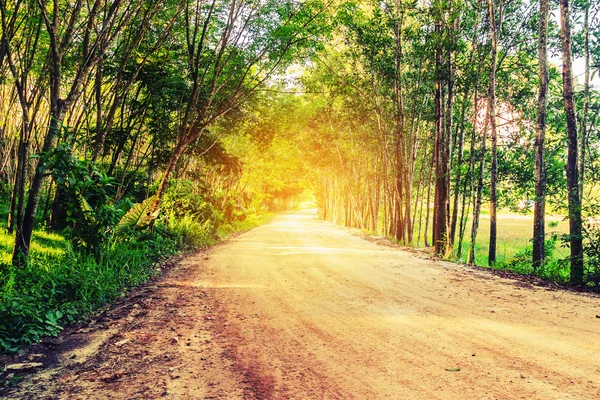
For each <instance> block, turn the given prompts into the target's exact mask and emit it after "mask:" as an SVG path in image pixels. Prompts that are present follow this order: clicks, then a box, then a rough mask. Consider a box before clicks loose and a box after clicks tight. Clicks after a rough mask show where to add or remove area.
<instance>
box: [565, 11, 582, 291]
mask: <svg viewBox="0 0 600 400" xmlns="http://www.w3.org/2000/svg"><path fill="white" fill-rule="evenodd" d="M570 14H571V13H570V10H569V0H560V28H561V44H562V78H563V97H564V100H565V114H566V116H567V136H568V149H567V190H568V191H569V235H570V245H571V246H570V247H571V283H572V284H575V285H579V284H581V283H582V282H583V237H582V232H581V231H582V227H581V223H582V221H581V202H580V201H579V179H578V171H577V168H578V164H577V152H578V150H579V146H578V137H577V119H576V116H575V102H574V100H573V70H572V67H573V57H572V54H571V21H570Z"/></svg>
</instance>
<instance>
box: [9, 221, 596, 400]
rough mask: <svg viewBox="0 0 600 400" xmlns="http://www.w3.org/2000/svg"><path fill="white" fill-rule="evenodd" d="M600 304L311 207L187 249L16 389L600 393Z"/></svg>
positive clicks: (223, 394) (239, 394)
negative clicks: (459, 261) (332, 219)
mask: <svg viewBox="0 0 600 400" xmlns="http://www.w3.org/2000/svg"><path fill="white" fill-rule="evenodd" d="M597 315H600V299H598V298H597V297H592V296H585V295H580V294H574V293H569V292H565V291H560V290H556V291H551V290H548V289H546V288H541V287H528V286H527V285H525V284H523V283H520V282H516V281H513V280H509V279H504V278H499V277H496V276H493V275H491V274H489V273H487V272H481V271H477V270H473V269H470V268H467V267H463V266H458V265H454V264H450V263H445V262H439V261H433V260H429V259H427V257H425V256H423V255H419V254H416V253H411V252H406V251H401V250H398V249H395V248H391V247H386V246H382V245H378V244H376V243H373V242H370V241H366V240H364V239H361V238H360V237H358V236H355V235H351V234H350V233H348V232H346V231H345V230H344V229H342V228H338V227H334V226H332V225H330V224H328V223H324V222H320V221H317V220H316V218H315V216H314V214H312V213H310V212H306V211H305V212H299V213H291V214H285V215H281V216H279V217H277V218H275V219H274V220H273V221H272V222H271V223H269V224H267V225H265V226H262V227H259V228H257V229H254V230H252V231H250V232H247V233H245V234H243V235H241V236H239V237H237V238H235V239H232V240H229V241H228V242H227V243H224V244H222V245H219V246H216V247H215V248H213V249H211V250H209V251H208V252H203V253H199V254H197V255H194V256H191V257H188V258H186V259H184V260H183V261H182V262H181V263H180V264H179V265H178V266H176V267H174V268H173V269H172V270H171V271H170V273H168V274H167V275H166V277H165V278H164V279H162V280H161V281H159V282H157V283H155V284H154V285H152V286H149V287H146V288H144V289H141V290H138V291H137V292H135V293H134V295H133V296H132V298H131V299H130V300H128V301H127V302H125V303H124V304H121V305H120V306H119V307H117V309H115V310H113V311H111V312H109V313H107V314H106V315H105V316H104V317H103V318H101V319H100V320H99V321H97V322H96V324H95V325H94V326H92V327H91V328H89V329H90V331H89V332H87V331H83V332H72V334H71V335H69V336H68V337H66V338H65V342H64V343H63V344H62V345H61V346H63V348H62V349H60V351H59V352H58V356H57V357H58V363H57V364H56V366H55V367H53V368H50V369H48V370H46V371H44V372H42V373H40V374H38V375H35V376H34V377H33V378H31V379H28V380H27V381H26V382H25V383H23V384H22V385H21V386H20V388H19V389H18V390H17V391H16V392H13V393H12V394H10V395H7V396H8V397H11V398H18V397H22V398H27V396H28V395H29V396H32V397H31V398H44V396H45V397H46V398H81V399H89V398H99V399H101V398H113V399H132V398H159V397H166V398H175V399H254V398H259V399H296V400H298V399H409V400H412V399H561V400H562V399H598V398H600V317H597Z"/></svg>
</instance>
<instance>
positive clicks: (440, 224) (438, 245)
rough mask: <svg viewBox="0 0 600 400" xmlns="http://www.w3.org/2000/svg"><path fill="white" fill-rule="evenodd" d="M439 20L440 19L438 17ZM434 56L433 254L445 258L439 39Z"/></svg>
mask: <svg viewBox="0 0 600 400" xmlns="http://www.w3.org/2000/svg"><path fill="white" fill-rule="evenodd" d="M438 18H440V17H438ZM435 31H436V32H437V34H438V35H440V34H441V25H440V22H436V25H435ZM439 40H440V43H439V44H438V48H437V49H436V54H435V69H436V71H435V74H436V77H435V99H434V102H435V117H434V119H435V140H434V146H435V147H434V159H435V197H434V208H433V215H434V219H433V244H434V246H435V254H436V255H438V256H445V255H446V251H447V242H448V231H447V228H448V226H447V222H448V221H447V211H448V148H447V145H448V141H447V140H446V137H445V136H446V135H445V129H444V107H443V104H442V103H443V101H442V96H443V95H442V54H441V53H442V51H443V48H442V44H441V39H439Z"/></svg>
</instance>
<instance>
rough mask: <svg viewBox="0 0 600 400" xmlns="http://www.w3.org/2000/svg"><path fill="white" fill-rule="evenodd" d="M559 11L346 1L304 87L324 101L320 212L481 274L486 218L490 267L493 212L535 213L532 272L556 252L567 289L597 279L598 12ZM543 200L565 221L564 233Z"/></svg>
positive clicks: (523, 4)
mask: <svg viewBox="0 0 600 400" xmlns="http://www.w3.org/2000/svg"><path fill="white" fill-rule="evenodd" d="M559 3H560V4H558V5H554V4H550V3H549V2H548V1H545V0H541V1H539V2H531V1H527V0H523V1H521V0H512V1H507V0H489V1H486V2H482V1H458V0H449V1H431V2H417V1H392V2H383V1H367V2H348V3H344V4H343V5H342V6H341V7H340V8H339V10H338V13H337V19H336V21H337V24H338V25H337V27H338V29H337V30H336V34H335V36H334V38H333V39H332V42H331V44H330V45H329V47H328V48H327V51H326V52H325V53H322V54H321V55H320V56H319V58H318V60H317V61H316V62H314V64H313V65H312V66H311V69H310V74H309V76H307V77H306V78H305V86H306V88H307V89H309V90H313V91H317V92H320V93H321V94H320V95H319V96H322V97H324V98H325V99H326V101H327V105H326V106H324V107H323V110H322V111H323V112H322V113H321V115H320V116H319V117H318V118H317V119H318V120H319V128H318V129H317V130H318V131H319V133H318V135H317V136H318V137H317V138H316V139H315V140H313V142H316V148H317V150H316V152H315V153H316V157H315V158H316V159H317V160H315V162H316V163H317V164H318V163H319V162H320V163H321V167H320V171H321V173H320V174H319V179H320V185H319V189H318V193H319V202H320V203H319V204H320V213H321V216H322V217H323V218H326V219H330V220H333V221H336V222H338V223H343V224H346V225H347V226H352V227H359V228H362V229H367V230H370V231H374V232H379V233H383V234H385V235H388V236H390V237H393V238H395V239H396V240H397V241H398V242H400V243H404V244H407V245H413V246H433V247H434V251H435V253H436V254H437V255H439V256H442V257H448V258H454V259H458V260H464V261H466V262H468V263H471V264H475V263H476V262H477V261H476V258H477V256H478V255H477V254H476V250H477V246H476V243H477V237H478V231H479V228H480V226H481V223H482V222H481V215H482V211H484V212H485V213H486V214H488V213H489V237H488V238H486V239H487V241H488V242H489V251H488V253H487V254H486V255H485V259H486V261H484V263H487V264H489V265H494V264H496V263H497V262H498V258H497V248H498V240H497V236H498V210H499V209H501V208H502V209H512V210H513V211H516V212H525V211H528V210H529V209H530V208H533V212H534V223H533V224H532V225H533V226H532V227H531V231H532V234H531V235H530V238H532V249H531V250H530V253H528V257H529V259H528V260H527V263H528V264H529V266H530V267H532V268H533V270H532V271H533V272H536V270H537V269H543V268H544V266H545V265H547V264H548V262H549V260H548V259H547V257H546V250H548V251H551V247H552V246H555V245H556V244H555V242H557V241H558V242H560V243H562V244H563V245H564V246H567V247H568V249H569V251H570V255H569V257H568V260H566V262H568V263H569V265H570V282H571V283H573V284H580V283H582V282H584V281H586V282H595V281H597V280H598V279H597V278H598V269H597V265H598V254H597V252H596V251H595V248H596V245H595V244H594V243H595V240H596V238H597V236H596V233H595V232H597V225H596V222H595V221H596V217H597V215H598V214H597V212H598V210H597V207H596V204H597V196H598V186H597V170H598V99H599V92H598V88H597V87H594V86H593V85H592V84H591V82H592V76H593V75H594V74H597V73H598V65H599V64H598V63H599V61H600V52H599V50H600V47H599V42H598V31H599V27H600V24H599V21H598V12H599V8H598V5H597V4H595V3H594V2H590V1H586V0H583V1H574V2H568V1H563V0H561V1H560V2H559ZM556 6H558V10H557V11H559V18H558V19H554V18H550V17H549V15H550V12H551V11H554V10H555V8H557V7H556ZM549 53H550V54H551V55H552V56H553V58H552V59H551V61H549ZM557 56H560V61H559V60H557ZM574 59H577V60H580V61H583V65H584V67H583V69H584V73H583V76H578V77H577V78H575V77H574V73H573V60H574ZM557 63H558V64H559V65H557ZM320 160H329V162H327V163H323V162H322V161H320ZM548 202H550V206H551V212H553V213H561V214H564V215H565V216H566V217H567V218H568V221H569V232H568V233H567V234H565V235H562V236H561V237H558V238H556V237H552V235H548V234H547V232H545V226H546V221H545V216H546V215H547V213H548V208H547V207H546V205H547V203H548ZM519 204H520V206H519ZM584 259H585V261H584ZM480 262H481V261H480Z"/></svg>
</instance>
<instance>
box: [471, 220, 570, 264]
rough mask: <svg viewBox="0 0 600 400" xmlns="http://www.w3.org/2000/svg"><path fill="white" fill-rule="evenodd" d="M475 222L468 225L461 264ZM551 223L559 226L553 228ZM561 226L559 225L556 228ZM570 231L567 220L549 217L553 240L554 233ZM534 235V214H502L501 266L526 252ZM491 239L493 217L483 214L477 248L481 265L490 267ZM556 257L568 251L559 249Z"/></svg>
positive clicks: (499, 260)
mask: <svg viewBox="0 0 600 400" xmlns="http://www.w3.org/2000/svg"><path fill="white" fill-rule="evenodd" d="M471 221H472V220H471V219H469V222H468V224H467V229H466V231H465V239H467V240H465V241H463V252H462V257H461V262H465V261H466V258H467V251H468V248H469V237H470V232H471ZM550 224H552V225H555V226H550ZM556 224H557V225H556ZM568 230H569V223H568V221H565V220H563V217H559V216H550V217H546V236H547V237H550V235H552V233H559V234H563V233H567V232H568ZM532 236H533V215H520V214H508V213H506V214H500V215H498V239H497V240H498V243H497V260H498V263H502V262H504V261H508V260H510V259H511V258H512V257H514V256H515V255H516V254H517V253H519V252H522V251H523V250H525V249H526V248H527V247H528V246H531V237H532ZM489 238H490V218H489V215H481V217H480V220H479V231H478V233H477V245H476V247H475V257H476V263H477V265H484V266H487V265H488V251H489ZM554 256H555V257H558V258H561V257H566V256H567V252H566V250H565V249H563V248H560V247H557V249H556V251H555V255H554Z"/></svg>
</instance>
